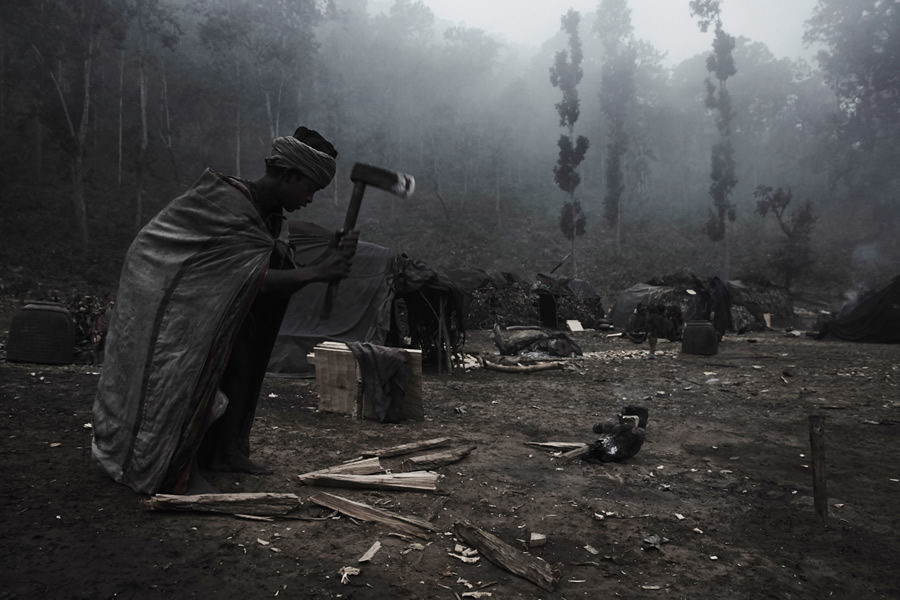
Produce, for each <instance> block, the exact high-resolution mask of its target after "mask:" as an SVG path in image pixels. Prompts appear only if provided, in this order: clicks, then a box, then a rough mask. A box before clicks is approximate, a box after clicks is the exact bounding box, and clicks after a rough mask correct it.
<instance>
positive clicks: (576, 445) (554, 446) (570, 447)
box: [525, 442, 584, 451]
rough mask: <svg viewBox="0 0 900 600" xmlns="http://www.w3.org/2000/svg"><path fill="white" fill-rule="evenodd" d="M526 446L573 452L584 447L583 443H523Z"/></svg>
mask: <svg viewBox="0 0 900 600" xmlns="http://www.w3.org/2000/svg"><path fill="white" fill-rule="evenodd" d="M525 445H526V446H537V447H538V448H543V449H545V450H564V451H568V450H574V449H575V448H581V447H583V446H584V442H525Z"/></svg>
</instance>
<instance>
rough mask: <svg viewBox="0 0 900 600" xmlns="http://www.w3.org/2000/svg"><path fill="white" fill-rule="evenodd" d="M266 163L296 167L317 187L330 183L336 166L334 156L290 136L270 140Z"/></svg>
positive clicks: (320, 187) (290, 167)
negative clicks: (270, 149) (269, 152)
mask: <svg viewBox="0 0 900 600" xmlns="http://www.w3.org/2000/svg"><path fill="white" fill-rule="evenodd" d="M266 164H267V165H272V166H274V167H281V168H284V169H297V170H298V171H300V172H301V173H303V174H304V175H306V176H307V177H309V178H310V179H312V180H313V181H314V182H315V183H316V185H317V186H319V189H322V188H324V187H325V186H327V185H328V184H329V183H331V180H332V179H333V178H334V173H335V170H336V168H337V166H336V164H335V161H334V158H332V157H331V156H329V155H328V154H325V153H324V152H320V151H319V150H316V149H315V148H312V147H311V146H307V145H306V144H304V143H303V142H301V141H300V140H298V139H297V138H294V137H290V136H285V137H279V138H275V139H274V140H273V141H272V153H271V154H270V155H269V157H268V158H266Z"/></svg>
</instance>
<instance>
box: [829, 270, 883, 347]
mask: <svg viewBox="0 0 900 600" xmlns="http://www.w3.org/2000/svg"><path fill="white" fill-rule="evenodd" d="M819 337H820V338H829V337H831V338H838V339H841V340H846V341H849V342H873V343H880V344H896V343H900V276H897V277H894V279H893V280H891V282H890V283H889V284H888V285H887V286H886V287H885V288H884V289H882V290H880V291H878V292H875V293H874V294H872V295H871V296H868V297H866V298H864V299H863V300H862V301H861V302H860V303H859V304H857V305H856V306H855V307H853V308H852V309H850V310H849V311H847V312H846V314H842V315H840V316H839V317H838V318H836V319H833V320H831V321H827V322H826V323H825V324H824V326H823V329H822V331H821V333H820V336H819Z"/></svg>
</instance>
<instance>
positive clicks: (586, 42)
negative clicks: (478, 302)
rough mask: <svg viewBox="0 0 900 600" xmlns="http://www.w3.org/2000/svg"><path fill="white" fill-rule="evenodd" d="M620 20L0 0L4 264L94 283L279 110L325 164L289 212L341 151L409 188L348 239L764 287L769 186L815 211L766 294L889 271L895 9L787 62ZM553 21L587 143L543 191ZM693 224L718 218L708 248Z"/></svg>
mask: <svg viewBox="0 0 900 600" xmlns="http://www.w3.org/2000/svg"><path fill="white" fill-rule="evenodd" d="M724 1H725V2H728V1H735V0H724ZM694 4H696V5H697V6H696V7H694V6H693V5H692V6H691V7H689V6H688V5H687V3H685V7H684V10H685V11H686V12H687V11H690V10H692V9H703V8H704V7H706V8H712V7H714V5H719V4H720V2H716V1H715V0H696V1H695V3H694ZM382 7H383V8H384V9H383V10H381V8H382ZM376 9H378V10H376ZM695 12H696V11H695ZM697 14H698V16H700V15H701V13H700V12H697ZM703 14H706V15H707V16H712V17H714V16H715V13H714V12H713V13H703ZM564 17H565V13H563V14H561V15H560V18H561V19H562V18H564ZM626 17H628V5H627V2H626V1H625V0H598V2H597V5H596V10H595V11H594V12H592V13H588V14H585V15H584V16H583V18H580V19H578V22H577V23H576V24H575V25H574V29H572V30H571V31H569V30H567V29H561V30H560V31H559V32H558V34H557V35H555V36H554V37H552V38H550V39H548V40H544V41H542V44H541V46H540V49H539V50H538V51H537V52H530V53H525V52H523V51H522V50H521V49H519V48H516V47H512V46H509V45H506V44H504V43H503V42H502V41H500V40H498V39H496V38H495V37H494V36H492V35H491V33H490V32H485V31H482V30H479V29H473V28H467V27H461V26H458V25H452V24H448V23H444V22H441V21H440V20H439V19H437V18H436V17H435V15H434V13H433V12H432V11H431V10H430V9H429V8H428V7H427V5H425V4H424V3H423V2H421V1H416V0H389V1H388V2H386V3H381V4H378V5H377V6H376V4H375V2H373V1H370V2H366V0H328V1H325V2H322V1H317V0H273V1H271V2H251V1H249V0H202V1H192V2H187V1H186V0H128V1H113V0H79V2H68V1H64V0H41V1H39V2H34V1H26V0H9V1H6V2H3V3H0V210H2V215H3V217H2V225H0V236H2V239H3V244H2V250H0V252H2V257H0V258H2V262H3V264H4V265H5V266H4V269H20V270H23V269H24V270H30V271H35V272H36V271H37V270H38V269H43V270H44V271H53V272H55V273H57V274H60V275H67V276H69V275H72V274H77V275H78V276H80V277H88V278H89V279H92V280H94V281H98V282H104V283H107V282H112V283H111V285H114V282H115V279H116V277H117V273H118V268H119V265H120V264H121V257H122V255H123V254H124V252H125V249H126V248H127V245H128V244H129V243H130V240H131V238H132V236H133V235H134V231H135V228H136V227H138V226H140V225H141V224H143V223H144V222H146V221H147V220H148V219H149V218H150V217H151V216H152V215H153V214H154V213H155V212H156V211H157V210H159V208H161V207H162V206H163V205H164V204H165V203H166V202H167V201H168V200H169V199H170V198H171V197H173V196H174V195H176V194H178V193H180V192H181V191H182V190H183V189H184V188H185V187H186V186H188V185H189V184H190V183H191V182H192V181H193V180H194V179H196V177H198V176H199V175H200V173H201V171H202V169H203V168H206V167H210V168H214V169H217V170H220V171H223V172H227V173H231V174H236V175H238V174H239V175H241V176H244V177H248V178H255V177H256V176H258V175H259V174H260V173H261V171H262V158H263V157H264V156H265V155H266V154H267V153H268V151H269V144H270V142H271V139H272V137H273V136H275V135H287V134H290V133H291V132H292V131H293V130H294V128H295V127H296V126H297V125H298V124H301V123H302V124H306V125H308V126H310V127H313V128H315V129H318V130H320V131H322V132H323V133H324V134H325V135H326V136H327V137H329V138H330V139H332V140H333V141H334V142H335V145H336V146H337V148H338V149H339V151H340V157H339V160H338V175H337V177H336V179H335V182H334V183H333V184H332V186H330V187H329V188H328V189H326V190H323V191H322V192H321V193H320V194H319V196H318V197H317V201H316V203H315V204H314V205H313V206H311V207H309V208H308V209H304V211H303V212H302V213H301V214H300V215H299V217H300V218H302V219H307V220H313V221H316V222H319V223H321V224H322V225H324V226H326V227H339V226H340V222H341V220H342V216H343V215H342V213H343V210H344V207H345V205H346V200H347V198H348V197H349V192H350V188H351V183H350V181H349V176H348V174H349V169H350V166H351V165H352V163H353V162H354V161H364V162H371V163H374V164H378V165H381V166H385V167H387V168H392V169H397V170H401V171H405V172H408V173H411V174H413V175H414V176H415V177H416V179H417V188H418V190H419V191H418V193H417V195H416V196H415V197H414V198H412V199H410V200H409V201H400V200H394V199H393V198H392V197H389V196H382V195H378V194H377V193H373V194H372V195H371V196H370V197H367V199H366V205H365V206H364V207H363V209H362V212H361V215H360V227H361V229H362V231H363V239H367V240H370V241H374V242H377V243H381V244H383V245H386V246H390V247H392V248H395V249H396V250H398V251H402V252H406V253H407V254H409V255H410V256H413V257H414V258H418V259H422V260H424V261H426V262H427V263H428V264H429V265H431V266H433V267H435V268H439V269H449V268H457V267H463V266H473V267H481V268H486V269H497V270H509V271H518V272H523V273H535V272H539V271H547V270H549V269H551V268H552V267H553V266H554V265H557V264H558V263H559V262H560V260H561V259H562V258H563V257H564V256H565V255H566V254H567V253H569V252H572V246H573V244H574V241H575V238H577V239H578V250H579V252H578V261H577V267H578V275H579V276H581V277H584V278H586V279H588V280H589V281H591V282H592V283H594V284H595V286H597V287H598V288H601V289H606V288H611V289H621V288H622V287H625V286H627V285H630V284H632V283H634V282H635V281H636V280H638V279H647V278H650V277H653V276H661V275H665V274H668V273H672V272H675V271H678V270H684V269H688V270H691V271H694V272H695V273H698V274H700V275H713V274H720V273H721V271H722V269H723V263H722V260H723V259H727V262H726V263H725V265H726V266H727V269H728V271H729V273H728V274H729V276H731V277H751V276H756V277H762V278H768V279H773V280H776V279H779V278H781V279H783V278H784V275H785V274H784V273H783V272H782V271H779V268H780V267H779V265H782V266H783V265H784V261H783V258H784V239H785V235H786V234H785V231H784V230H783V228H782V226H781V225H780V224H779V222H778V219H771V218H758V217H756V218H750V217H751V216H752V215H754V213H756V212H757V210H758V201H759V200H760V199H761V198H760V197H759V196H758V195H755V194H754V192H756V191H757V190H758V189H760V188H759V187H758V186H770V187H769V188H768V189H770V190H772V192H771V193H772V194H775V191H776V190H778V189H781V190H782V191H787V190H789V191H790V194H791V197H792V198H793V199H794V204H792V206H805V205H806V204H805V203H806V202H807V201H811V202H812V203H813V205H814V206H815V228H814V229H810V230H809V232H808V235H807V238H808V249H809V252H810V254H809V256H810V257H815V261H808V260H807V261H804V264H803V266H802V268H798V269H796V273H792V275H791V279H792V285H800V284H803V283H806V284H815V283H821V282H825V283H828V284H829V285H834V286H839V285H847V284H850V283H858V282H874V281H875V280H876V279H880V280H881V281H883V280H884V279H885V278H887V277H889V276H892V275H896V272H893V271H894V270H895V269H896V265H897V264H900V260H898V258H900V241H898V240H900V236H897V234H896V232H897V230H898V221H900V202H898V190H900V181H898V175H897V173H898V169H897V165H898V164H900V156H898V149H897V148H898V145H897V143H896V140H897V139H898V136H900V89H898V87H900V78H898V77H897V75H896V74H897V72H898V71H900V10H898V6H897V3H896V2H884V1H881V0H819V2H818V4H817V6H816V8H815V10H814V12H813V13H812V14H810V15H809V17H810V19H809V21H808V24H807V27H806V29H805V31H798V32H797V36H798V38H799V37H801V36H805V38H806V39H807V40H809V41H810V42H815V43H816V44H818V47H820V48H821V49H822V51H821V53H820V55H819V59H818V60H817V61H815V62H814V63H813V64H805V63H803V62H801V61H792V60H788V59H777V58H775V57H774V56H773V55H772V53H771V52H770V51H769V50H768V48H766V47H765V45H763V44H762V43H760V42H758V41H755V40H750V39H747V38H743V37H737V38H732V37H731V36H729V35H728V34H727V33H725V31H724V30H723V31H722V36H721V37H720V35H719V33H718V30H719V29H721V28H722V27H721V26H720V25H721V24H719V23H718V22H717V19H715V18H711V19H710V25H711V26H712V29H713V30H714V31H715V32H716V33H715V38H714V39H715V45H714V49H715V50H714V53H713V54H712V55H710V56H707V54H708V53H705V54H701V55H698V56H695V57H692V58H690V59H687V60H685V61H683V62H681V63H679V64H676V65H674V66H673V67H671V68H666V67H663V66H662V61H661V55H660V52H659V51H658V50H657V49H656V48H654V46H653V44H652V40H639V39H635V38H634V35H633V32H632V28H631V26H630V22H629V20H628V19H630V17H628V18H626ZM725 26H726V27H727V26H729V24H725ZM573 34H574V35H577V38H578V40H579V48H580V53H581V57H582V58H581V59H580V61H579V63H580V65H579V68H580V70H581V74H582V77H581V78H580V79H579V81H578V82H577V93H578V98H580V99H581V102H580V103H579V104H577V105H576V109H577V110H578V112H577V113H576V114H575V118H574V119H571V120H570V121H564V122H565V123H567V124H566V125H565V127H566V129H567V133H569V138H570V140H571V146H572V151H573V155H572V157H573V158H575V157H576V156H575V155H577V153H578V152H577V151H578V150H579V141H578V140H579V139H581V138H582V137H583V138H584V139H585V140H587V139H590V140H591V142H592V143H591V144H590V145H588V144H587V142H586V141H585V142H584V145H583V146H582V148H583V150H582V156H581V158H582V159H583V160H578V161H574V162H572V163H571V164H572V165H574V167H577V168H578V171H577V172H576V171H574V168H573V173H575V174H576V175H578V182H577V183H576V184H575V185H574V186H571V191H569V190H568V189H566V188H561V187H560V186H558V185H557V181H556V178H555V177H554V176H553V170H554V165H561V164H562V163H560V162H559V161H560V159H561V154H560V152H559V151H560V146H559V145H558V144H556V143H555V142H556V141H557V140H560V139H561V138H560V119H561V118H563V115H562V112H557V111H555V109H554V107H555V106H556V105H557V104H559V103H560V92H561V88H557V87H554V84H553V83H552V82H551V80H550V78H549V77H548V68H550V67H551V66H553V65H555V60H556V57H557V55H558V53H560V52H567V53H571V52H572V46H571V39H572V35H573ZM696 35H698V36H702V35H704V34H703V33H702V32H700V31H697V32H696ZM726 50H727V52H725V51H726ZM570 56H571V55H570ZM713 56H714V57H715V59H714V60H713V64H712V66H713V67H714V68H713V69H709V70H708V67H709V66H710V60H712V57H713ZM706 79H709V80H710V85H711V86H712V91H709V88H707V87H706V84H705V83H704V81H705V80H706ZM726 83H727V85H726ZM573 89H574V88H573ZM708 92H709V95H707V93H708ZM725 92H727V94H724V93H725ZM710 99H712V104H708V103H709V102H710ZM726 117H727V119H726ZM576 119H577V123H578V126H577V131H575V129H574V128H573V129H569V128H568V127H569V124H570V125H572V126H573V127H574V124H575V120H576ZM573 135H574V137H573ZM711 156H712V163H711ZM711 166H712V171H711ZM711 181H712V185H711V183H710V182H711ZM576 187H577V190H578V193H577V197H576V196H575V195H574V190H575V188H576ZM714 189H715V191H714ZM763 189H765V188H763ZM711 196H712V199H713V206H712V213H710V197H711ZM764 198H765V197H764ZM764 198H762V199H764ZM773 199H775V197H774V196H772V197H771V198H770V200H773ZM779 201H780V200H779ZM567 205H570V206H571V207H572V208H571V213H572V214H571V216H572V218H571V220H570V221H567V222H566V223H567V224H568V225H572V227H568V228H567V229H566V231H570V232H574V234H575V236H574V237H573V238H568V236H565V235H564V236H560V216H561V215H560V207H561V206H563V207H565V206H567ZM564 210H565V209H564ZM773 210H774V206H772V208H770V213H769V214H774V213H772V212H771V211H773ZM562 216H563V217H564V216H565V214H563V215H562ZM710 216H712V217H713V218H712V219H710ZM788 218H789V217H788ZM579 222H581V223H583V224H584V223H587V224H589V226H584V225H582V226H581V229H579V226H578V223H579ZM710 227H711V228H710ZM579 231H581V232H582V233H583V235H579ZM708 233H712V234H716V235H721V237H720V238H719V239H723V240H724V238H725V235H726V233H727V235H728V243H727V245H725V246H724V250H723V244H722V243H721V242H718V241H715V239H716V238H715V235H714V236H713V237H712V239H711V238H710V237H709V236H708V235H707V234H708ZM723 255H724V256H723ZM573 259H574V257H573ZM2 273H3V272H2V271H0V279H2V277H3V275H2Z"/></svg>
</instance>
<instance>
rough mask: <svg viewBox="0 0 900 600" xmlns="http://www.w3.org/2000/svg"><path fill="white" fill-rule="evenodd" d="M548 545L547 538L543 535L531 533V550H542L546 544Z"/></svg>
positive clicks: (529, 540) (529, 539) (529, 538)
mask: <svg viewBox="0 0 900 600" xmlns="http://www.w3.org/2000/svg"><path fill="white" fill-rule="evenodd" d="M546 543H547V536H546V535H544V534H543V533H535V532H533V531H532V532H531V535H530V536H529V537H528V547H529V548H540V547H541V546H543V545H544V544H546Z"/></svg>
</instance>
